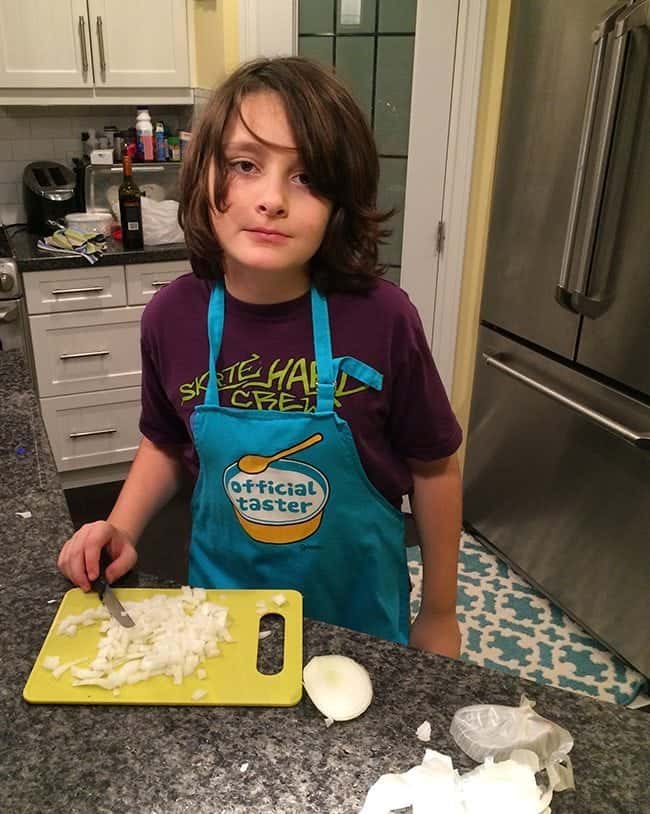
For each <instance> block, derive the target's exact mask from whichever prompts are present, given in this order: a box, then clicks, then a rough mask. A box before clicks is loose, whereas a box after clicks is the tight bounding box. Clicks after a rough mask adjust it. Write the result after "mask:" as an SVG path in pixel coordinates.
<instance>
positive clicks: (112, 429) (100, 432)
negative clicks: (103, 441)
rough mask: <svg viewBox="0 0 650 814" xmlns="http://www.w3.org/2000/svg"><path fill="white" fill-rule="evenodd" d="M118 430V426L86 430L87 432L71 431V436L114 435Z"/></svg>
mask: <svg viewBox="0 0 650 814" xmlns="http://www.w3.org/2000/svg"><path fill="white" fill-rule="evenodd" d="M114 432H117V428H116V427H107V428H106V429H105V430H86V432H71V433H70V438H88V436H90V435H112V434H113V433H114Z"/></svg>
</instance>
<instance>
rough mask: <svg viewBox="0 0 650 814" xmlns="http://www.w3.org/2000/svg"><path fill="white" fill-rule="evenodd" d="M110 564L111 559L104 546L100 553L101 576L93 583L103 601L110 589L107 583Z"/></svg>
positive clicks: (93, 587) (94, 589)
mask: <svg viewBox="0 0 650 814" xmlns="http://www.w3.org/2000/svg"><path fill="white" fill-rule="evenodd" d="M110 564H111V558H110V557H109V556H108V550H107V548H106V546H104V547H103V548H102V550H101V551H100V553H99V576H98V577H97V579H96V580H94V581H93V582H92V583H91V587H92V589H93V591H96V592H97V593H98V594H99V598H100V599H103V597H104V591H105V590H106V588H107V587H108V582H107V581H106V569H107V568H108V566H109V565H110Z"/></svg>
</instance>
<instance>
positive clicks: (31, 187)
mask: <svg viewBox="0 0 650 814" xmlns="http://www.w3.org/2000/svg"><path fill="white" fill-rule="evenodd" d="M76 188H77V181H76V178H75V174H74V172H73V171H72V170H71V169H69V168H68V167H66V166H64V165H63V164H57V162H56V161H33V162H32V163H31V164H28V165H27V166H26V167H25V170H24V172H23V199H24V202H25V211H26V213H27V224H28V226H29V230H30V232H33V233H34V234H37V235H51V234H52V233H53V232H54V231H55V230H56V228H57V226H56V224H51V223H50V221H60V222H63V217H64V216H65V215H67V214H68V212H75V211H76V210H77V208H78V202H77V192H76Z"/></svg>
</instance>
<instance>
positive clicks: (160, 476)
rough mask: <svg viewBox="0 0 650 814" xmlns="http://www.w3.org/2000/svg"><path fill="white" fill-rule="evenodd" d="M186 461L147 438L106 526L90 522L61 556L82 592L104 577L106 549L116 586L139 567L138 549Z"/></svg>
mask: <svg viewBox="0 0 650 814" xmlns="http://www.w3.org/2000/svg"><path fill="white" fill-rule="evenodd" d="M181 472H182V470H181V462H180V457H179V456H178V455H177V454H176V450H175V448H173V447H169V448H166V447H159V446H156V445H155V444H154V443H153V442H151V441H149V439H148V438H146V437H145V438H143V439H142V441H141V442H140V446H139V447H138V452H137V454H136V456H135V460H134V461H133V463H132V465H131V468H130V470H129V474H128V477H127V479H126V481H125V482H124V485H123V487H122V491H121V492H120V495H119V497H118V499H117V501H116V503H115V506H114V507H113V510H112V512H111V513H110V516H109V517H108V520H107V521H104V520H98V521H97V522H95V523H86V524H85V525H83V526H82V527H81V528H80V529H78V530H77V531H76V532H75V533H74V534H73V535H72V537H71V538H70V539H69V540H67V541H66V542H65V543H64V545H63V548H62V549H61V551H60V553H59V558H58V566H59V569H60V570H61V571H62V572H63V573H64V574H65V575H66V576H67V577H68V579H70V580H71V581H72V582H74V584H75V585H78V586H79V587H80V588H82V590H84V591H89V590H90V587H91V583H92V581H93V580H94V579H96V578H97V576H98V574H99V558H100V552H101V550H102V548H104V547H105V546H106V547H107V548H108V552H109V557H110V559H111V560H112V561H111V564H110V565H109V566H108V568H107V569H106V578H107V580H108V581H109V582H114V581H115V580H116V579H119V578H120V577H121V576H123V575H124V574H126V572H127V571H129V570H130V569H131V568H133V566H134V565H135V563H136V561H137V558H138V555H137V554H136V552H135V544H136V542H137V540H138V538H139V537H140V535H141V534H142V532H143V531H144V528H145V527H146V525H147V523H148V522H149V521H150V520H151V518H152V517H153V516H154V514H156V512H158V510H159V509H161V508H162V507H163V506H164V505H165V504H166V503H167V502H168V501H169V500H170V498H172V497H173V495H174V494H175V493H176V492H177V491H178V489H179V487H180V484H181V477H182V474H181Z"/></svg>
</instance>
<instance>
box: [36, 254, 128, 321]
mask: <svg viewBox="0 0 650 814" xmlns="http://www.w3.org/2000/svg"><path fill="white" fill-rule="evenodd" d="M23 282H24V285H25V297H26V299H27V311H28V312H29V313H30V314H51V313H54V312H57V311H81V310H85V309H87V308H110V307H113V306H123V305H126V287H125V285H124V266H104V267H101V268H97V267H94V268H92V269H85V268H84V269H58V270H56V269H55V270H53V271H27V272H25V273H24V274H23Z"/></svg>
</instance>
